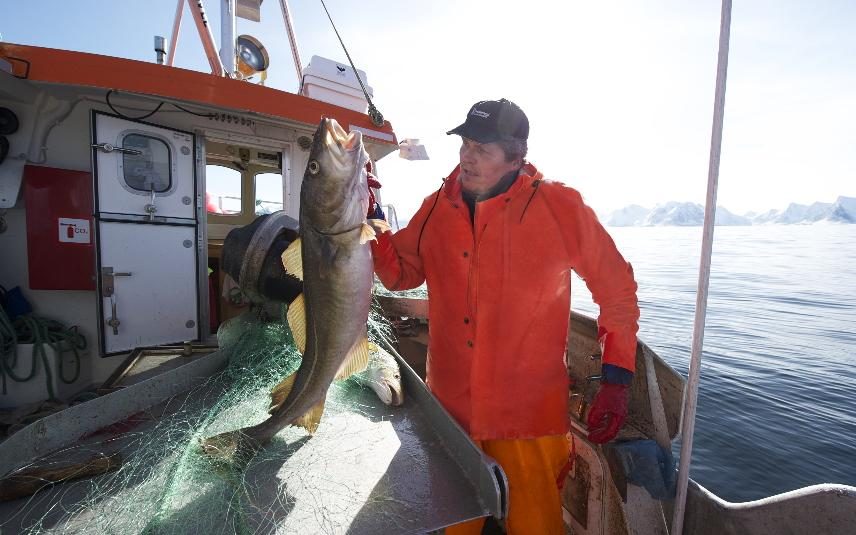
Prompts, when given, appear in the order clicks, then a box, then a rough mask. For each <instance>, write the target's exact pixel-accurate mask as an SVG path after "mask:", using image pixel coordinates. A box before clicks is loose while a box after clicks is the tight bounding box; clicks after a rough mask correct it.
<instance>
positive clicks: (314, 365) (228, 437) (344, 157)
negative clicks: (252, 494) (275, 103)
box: [203, 118, 375, 457]
mask: <svg viewBox="0 0 856 535" xmlns="http://www.w3.org/2000/svg"><path fill="white" fill-rule="evenodd" d="M368 158H369V156H368V154H367V153H366V151H365V149H364V148H363V141H362V135H361V134H360V132H352V133H350V134H348V133H347V132H345V131H344V130H343V129H342V127H340V126H339V124H338V123H337V122H336V121H335V120H333V119H328V118H324V119H322V120H321V124H320V125H319V126H318V130H317V131H316V132H315V137H314V140H313V142H312V147H311V149H310V154H309V163H308V165H307V167H306V172H305V174H304V175H303V183H302V186H301V192H300V227H299V238H298V239H296V240H295V241H294V242H292V243H291V245H290V246H289V247H288V248H287V249H286V250H285V252H284V253H283V254H282V261H283V265H284V267H285V271H286V272H287V273H288V274H290V275H293V276H295V277H297V278H299V279H302V280H303V294H301V295H300V296H298V297H297V298H296V299H295V300H294V301H293V302H292V303H291V304H290V305H289V307H288V314H287V316H288V323H289V326H290V327H291V331H292V333H293V334H294V339H295V342H296V343H297V346H298V348H299V349H300V351H301V353H302V354H303V358H302V361H301V364H300V368H299V369H298V370H297V371H296V372H295V373H294V374H292V375H291V376H289V377H286V378H285V380H283V381H282V382H281V383H280V384H279V385H277V386H276V387H275V388H274V389H273V391H272V392H271V407H270V413H271V416H270V417H269V418H268V419H267V420H265V421H264V422H262V423H260V424H258V425H255V426H252V427H247V428H244V429H240V430H238V431H232V432H229V433H223V434H221V435H217V436H215V437H212V438H209V439H207V440H205V441H204V442H203V448H204V449H205V451H206V452H207V453H209V454H213V455H215V456H218V457H222V456H227V457H231V456H233V455H234V453H236V452H238V451H240V452H242V453H249V452H250V451H256V450H258V449H259V448H260V447H263V446H264V445H265V444H267V443H268V442H269V441H270V440H271V438H273V436H274V435H276V433H277V432H279V431H280V430H281V429H283V428H284V427H286V426H288V425H292V424H294V425H300V426H302V427H305V428H306V429H307V430H308V431H309V432H314V431H315V429H316V428H317V427H318V422H319V421H320V419H321V414H322V412H323V410H324V401H325V397H326V393H327V389H328V388H329V387H330V383H332V381H333V380H334V379H344V378H347V377H349V376H350V375H352V374H354V373H358V372H361V371H363V370H365V369H366V366H367V364H368V360H369V351H368V339H367V327H366V324H367V321H368V315H369V307H370V305H371V287H372V280H373V265H372V257H371V249H370V248H369V244H368V242H369V241H370V240H372V239H374V237H375V232H374V230H373V229H372V227H371V226H369V225H368V224H367V222H366V212H367V211H368V203H369V190H368V183H367V179H366V171H365V167H366V162H367V161H368ZM248 450H249V451H248Z"/></svg>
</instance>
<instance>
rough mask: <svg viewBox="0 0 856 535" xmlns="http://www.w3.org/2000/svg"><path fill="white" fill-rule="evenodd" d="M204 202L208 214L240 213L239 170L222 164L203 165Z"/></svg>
mask: <svg viewBox="0 0 856 535" xmlns="http://www.w3.org/2000/svg"><path fill="white" fill-rule="evenodd" d="M205 190H206V191H205V204H206V206H207V208H208V213H209V214H223V215H237V214H240V213H241V172H240V171H238V170H237V169H232V168H231V167H226V166H224V165H206V166H205Z"/></svg>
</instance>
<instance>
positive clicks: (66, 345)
mask: <svg viewBox="0 0 856 535" xmlns="http://www.w3.org/2000/svg"><path fill="white" fill-rule="evenodd" d="M20 344H32V345H33V350H32V352H31V354H30V356H31V362H30V371H29V373H28V374H25V375H23V374H22V375H18V374H16V373H15V368H16V367H17V366H18V345H20ZM46 347H50V348H52V349H53V350H54V352H55V353H56V355H57V368H58V371H59V379H60V380H61V381H62V382H63V383H65V384H72V383H74V382H75V381H77V379H79V378H80V352H81V351H83V350H84V349H86V338H84V337H83V335H82V334H80V332H79V331H78V330H77V326H73V327H66V326H65V325H63V324H62V323H60V322H58V321H56V320H52V319H48V318H43V317H40V316H36V315H35V314H32V313H30V314H23V315H21V316H18V317H17V318H15V320H14V321H13V320H11V319H10V318H9V316H8V315H7V314H6V312H5V311H4V310H3V309H2V308H0V381H2V385H3V394H4V395H5V394H6V393H7V381H8V380H9V379H11V380H12V381H15V382H18V383H24V382H27V381H29V380H31V379H33V377H35V376H36V374H37V373H38V370H39V362H41V365H42V366H43V367H44V369H45V382H46V384H47V391H48V396H49V398H50V399H51V400H56V399H57V396H56V392H54V388H53V371H52V370H53V368H52V367H51V366H50V363H49V361H48V353H47V350H46ZM66 353H71V354H72V355H73V357H74V358H73V360H72V362H73V365H72V366H73V368H74V372H73V373H72V374H71V377H66V363H65V361H64V359H63V356H64V355H65V354H66Z"/></svg>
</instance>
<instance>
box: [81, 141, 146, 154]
mask: <svg viewBox="0 0 856 535" xmlns="http://www.w3.org/2000/svg"><path fill="white" fill-rule="evenodd" d="M92 148H93V149H98V150H100V151H101V152H107V153H110V152H121V153H122V154H130V155H132V156H139V155H140V154H142V153H143V151H141V150H137V149H126V148H125V147H116V146H115V145H111V144H110V143H93V144H92Z"/></svg>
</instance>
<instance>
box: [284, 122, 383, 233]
mask: <svg viewBox="0 0 856 535" xmlns="http://www.w3.org/2000/svg"><path fill="white" fill-rule="evenodd" d="M368 160H369V156H368V153H367V152H366V151H365V148H364V147H363V137H362V134H361V133H360V132H350V133H348V132H345V130H344V129H343V128H342V127H341V126H339V123H338V122H336V120H335V119H330V118H327V117H325V118H323V119H321V123H320V124H319V125H318V129H317V130H316V131H315V136H314V138H313V140H312V146H311V148H310V151H309V162H308V163H307V165H306V172H305V173H304V175H303V184H302V186H301V193H300V204H301V218H302V220H301V224H306V223H308V224H310V225H311V226H312V227H313V228H315V229H316V230H317V231H319V232H323V233H338V232H343V231H346V230H350V229H352V228H354V227H356V226H358V225H359V224H360V223H362V222H364V221H365V219H366V212H367V211H368V206H369V186H368V179H367V175H366V163H367V162H368Z"/></svg>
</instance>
